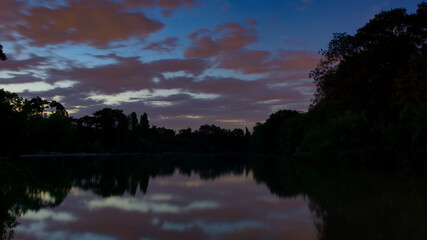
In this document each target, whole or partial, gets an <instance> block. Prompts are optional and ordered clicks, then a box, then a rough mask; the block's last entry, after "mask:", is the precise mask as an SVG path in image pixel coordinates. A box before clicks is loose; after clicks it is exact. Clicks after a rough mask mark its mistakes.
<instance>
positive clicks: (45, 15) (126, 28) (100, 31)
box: [16, 1, 163, 46]
mask: <svg viewBox="0 0 427 240" xmlns="http://www.w3.org/2000/svg"><path fill="white" fill-rule="evenodd" d="M24 21H25V24H23V25H21V26H19V27H17V28H16V31H18V33H20V34H21V35H23V36H24V37H26V38H28V39H30V40H31V41H32V43H33V44H34V45H37V46H43V45H47V44H58V43H64V42H73V43H87V44H92V45H101V46H105V45H107V44H108V43H110V42H111V41H114V40H127V39H129V38H131V37H139V38H144V37H146V36H148V35H150V34H152V33H155V32H157V31H159V30H160V29H162V28H163V24H162V23H160V22H159V21H157V20H153V19H149V18H147V17H146V16H145V15H144V14H143V13H129V12H126V11H125V9H123V7H122V6H121V5H119V4H116V3H113V2H108V1H73V2H70V4H69V5H68V6H63V7H59V8H58V9H51V8H46V7H35V8H31V9H29V10H28V15H25V17H24Z"/></svg>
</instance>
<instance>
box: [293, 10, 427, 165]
mask: <svg viewBox="0 0 427 240" xmlns="http://www.w3.org/2000/svg"><path fill="white" fill-rule="evenodd" d="M426 37H427V4H426V3H425V2H422V3H421V4H419V5H418V10H417V11H416V13H413V14H408V13H407V12H406V10H405V9H393V10H390V11H382V12H380V13H379V14H377V15H375V17H374V18H372V19H371V20H370V21H369V22H368V23H367V24H366V25H365V26H363V27H362V28H360V29H358V30H357V33H356V34H354V35H348V34H346V33H336V34H334V36H333V39H332V40H331V41H330V43H329V45H328V48H327V49H326V50H321V51H320V53H321V54H322V55H323V59H322V60H321V61H320V63H319V64H318V66H317V67H316V69H315V70H314V71H312V72H311V73H310V77H311V78H313V79H314V82H315V84H316V87H317V89H316V93H315V100H314V102H313V106H312V107H311V109H310V112H309V113H310V115H309V116H308V117H307V118H306V120H307V121H308V122H309V124H307V125H305V127H304V128H305V130H304V131H303V132H304V133H305V135H304V137H303V140H302V141H301V142H302V143H301V144H302V146H299V147H296V148H298V149H300V150H301V151H300V152H301V153H304V154H307V153H309V155H311V156H317V155H323V156H324V155H325V154H326V153H332V152H333V155H335V156H336V157H337V156H339V157H338V158H341V159H348V158H352V159H359V160H360V159H361V158H367V157H368V156H371V157H369V158H370V159H379V160H380V159H383V160H387V161H389V159H391V158H390V156H399V157H400V158H401V159H403V160H405V159H406V160H409V159H423V156H425V155H426V154H427V152H426V150H425V147H423V146H425V145H426V144H427V137H426V135H427V95H426V94H425V93H426V92H427V71H426V69H427V45H426V44H427V41H426ZM296 148H295V146H293V147H291V149H296ZM424 161H425V160H424Z"/></svg>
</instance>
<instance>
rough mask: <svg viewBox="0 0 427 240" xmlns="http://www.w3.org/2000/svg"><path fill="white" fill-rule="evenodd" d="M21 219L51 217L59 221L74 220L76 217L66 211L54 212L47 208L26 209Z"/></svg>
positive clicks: (39, 219) (38, 219)
mask: <svg viewBox="0 0 427 240" xmlns="http://www.w3.org/2000/svg"><path fill="white" fill-rule="evenodd" d="M21 218H22V219H30V220H37V221H41V220H44V219H48V218H50V219H52V220H54V221H61V222H70V221H76V220H77V218H76V217H75V216H73V215H72V214H70V213H67V212H54V211H51V210H47V209H41V210H38V211H31V210H30V211H28V212H27V213H25V214H24V215H23V216H21Z"/></svg>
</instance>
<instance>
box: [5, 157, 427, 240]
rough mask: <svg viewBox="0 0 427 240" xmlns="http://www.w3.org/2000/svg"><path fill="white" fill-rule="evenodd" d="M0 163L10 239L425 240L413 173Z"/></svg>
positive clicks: (156, 163) (194, 162)
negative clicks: (11, 237)
mask: <svg viewBox="0 0 427 240" xmlns="http://www.w3.org/2000/svg"><path fill="white" fill-rule="evenodd" d="M0 163H1V168H0V169H1V171H2V172H1V173H2V174H1V178H2V179H1V180H2V183H1V187H2V188H1V189H2V193H3V197H2V199H1V205H0V206H1V211H2V213H1V214H2V215H0V216H1V219H2V226H3V230H5V231H6V232H9V233H11V232H12V231H13V232H14V236H15V238H16V239H97V240H98V239H144V240H148V239H150V240H157V239H296V240H299V239H301V240H304V239H307V240H308V239H427V238H425V237H426V236H427V235H426V230H425V229H426V227H425V226H426V221H425V215H426V213H427V209H426V208H427V206H426V203H427V202H426V199H427V197H426V187H425V183H426V181H425V177H424V176H423V174H420V173H419V172H417V171H412V170H410V171H404V170H399V171H391V170H386V171H382V170H375V171H371V170H366V169H351V170H349V169H331V168H319V167H313V166H310V165H309V166H307V165H300V164H298V165H296V164H290V163H284V162H283V161H277V160H271V159H250V160H248V159H244V158H239V157H236V156H229V157H226V156H221V157H214V156H199V157H171V156H168V157H158V156H157V157H156V156H154V157H153V156H151V157H103V158H97V157H90V158H54V159H52V158H44V159H24V160H22V159H20V160H14V161H2V162H0ZM16 223H19V224H18V225H17V226H15V225H14V224H16Z"/></svg>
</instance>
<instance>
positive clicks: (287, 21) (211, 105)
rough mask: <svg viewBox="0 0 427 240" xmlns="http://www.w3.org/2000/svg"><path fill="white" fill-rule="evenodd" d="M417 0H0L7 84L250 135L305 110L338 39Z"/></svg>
mask: <svg viewBox="0 0 427 240" xmlns="http://www.w3.org/2000/svg"><path fill="white" fill-rule="evenodd" d="M420 2H421V1H415V0H400V1H397V0H386V1H384V0H359V1H345V0H344V1H343V0H329V1H326V0H289V1H287V0H262V1H261V0H1V1H0V31H1V34H0V44H2V45H3V50H4V52H5V53H6V55H7V57H8V60H7V61H5V62H0V88H3V89H5V90H7V91H11V92H16V93H18V94H19V95H20V96H22V97H26V98H32V97H35V96H40V97H43V98H46V99H47V100H56V101H59V102H61V103H62V104H63V105H64V106H65V108H66V109H67V110H68V112H69V113H70V116H73V117H82V116H85V115H89V114H92V113H93V112H95V111H97V110H99V109H102V108H104V107H111V108H115V109H121V110H124V113H125V114H130V113H131V112H136V113H137V114H138V116H140V115H142V114H143V113H144V112H146V113H147V114H148V117H149V120H150V125H156V126H162V127H166V128H172V129H176V130H178V129H182V128H187V127H190V128H193V129H198V127H199V126H200V125H202V124H215V125H217V126H221V127H224V128H230V129H232V128H244V127H248V128H249V129H252V127H253V126H254V125H255V123H256V122H263V121H265V119H267V118H268V116H269V115H270V114H271V113H273V112H276V111H278V110H281V109H292V110H297V111H307V109H308V107H309V105H310V103H311V99H313V93H314V91H315V86H314V84H313V81H312V79H309V76H308V75H309V72H310V71H311V70H313V69H314V68H315V67H316V65H317V63H318V61H319V60H320V56H319V54H318V52H319V50H320V49H322V48H326V47H327V44H328V42H329V41H330V40H331V38H332V35H333V33H337V32H339V33H341V32H347V33H349V34H354V33H355V32H356V30H357V29H358V28H360V27H362V26H363V25H365V24H366V23H367V22H368V21H369V19H371V18H372V17H373V16H375V14H376V13H379V12H380V11H381V10H390V9H393V8H406V9H407V10H408V12H409V13H412V12H415V10H416V8H417V4H419V3H420Z"/></svg>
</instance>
